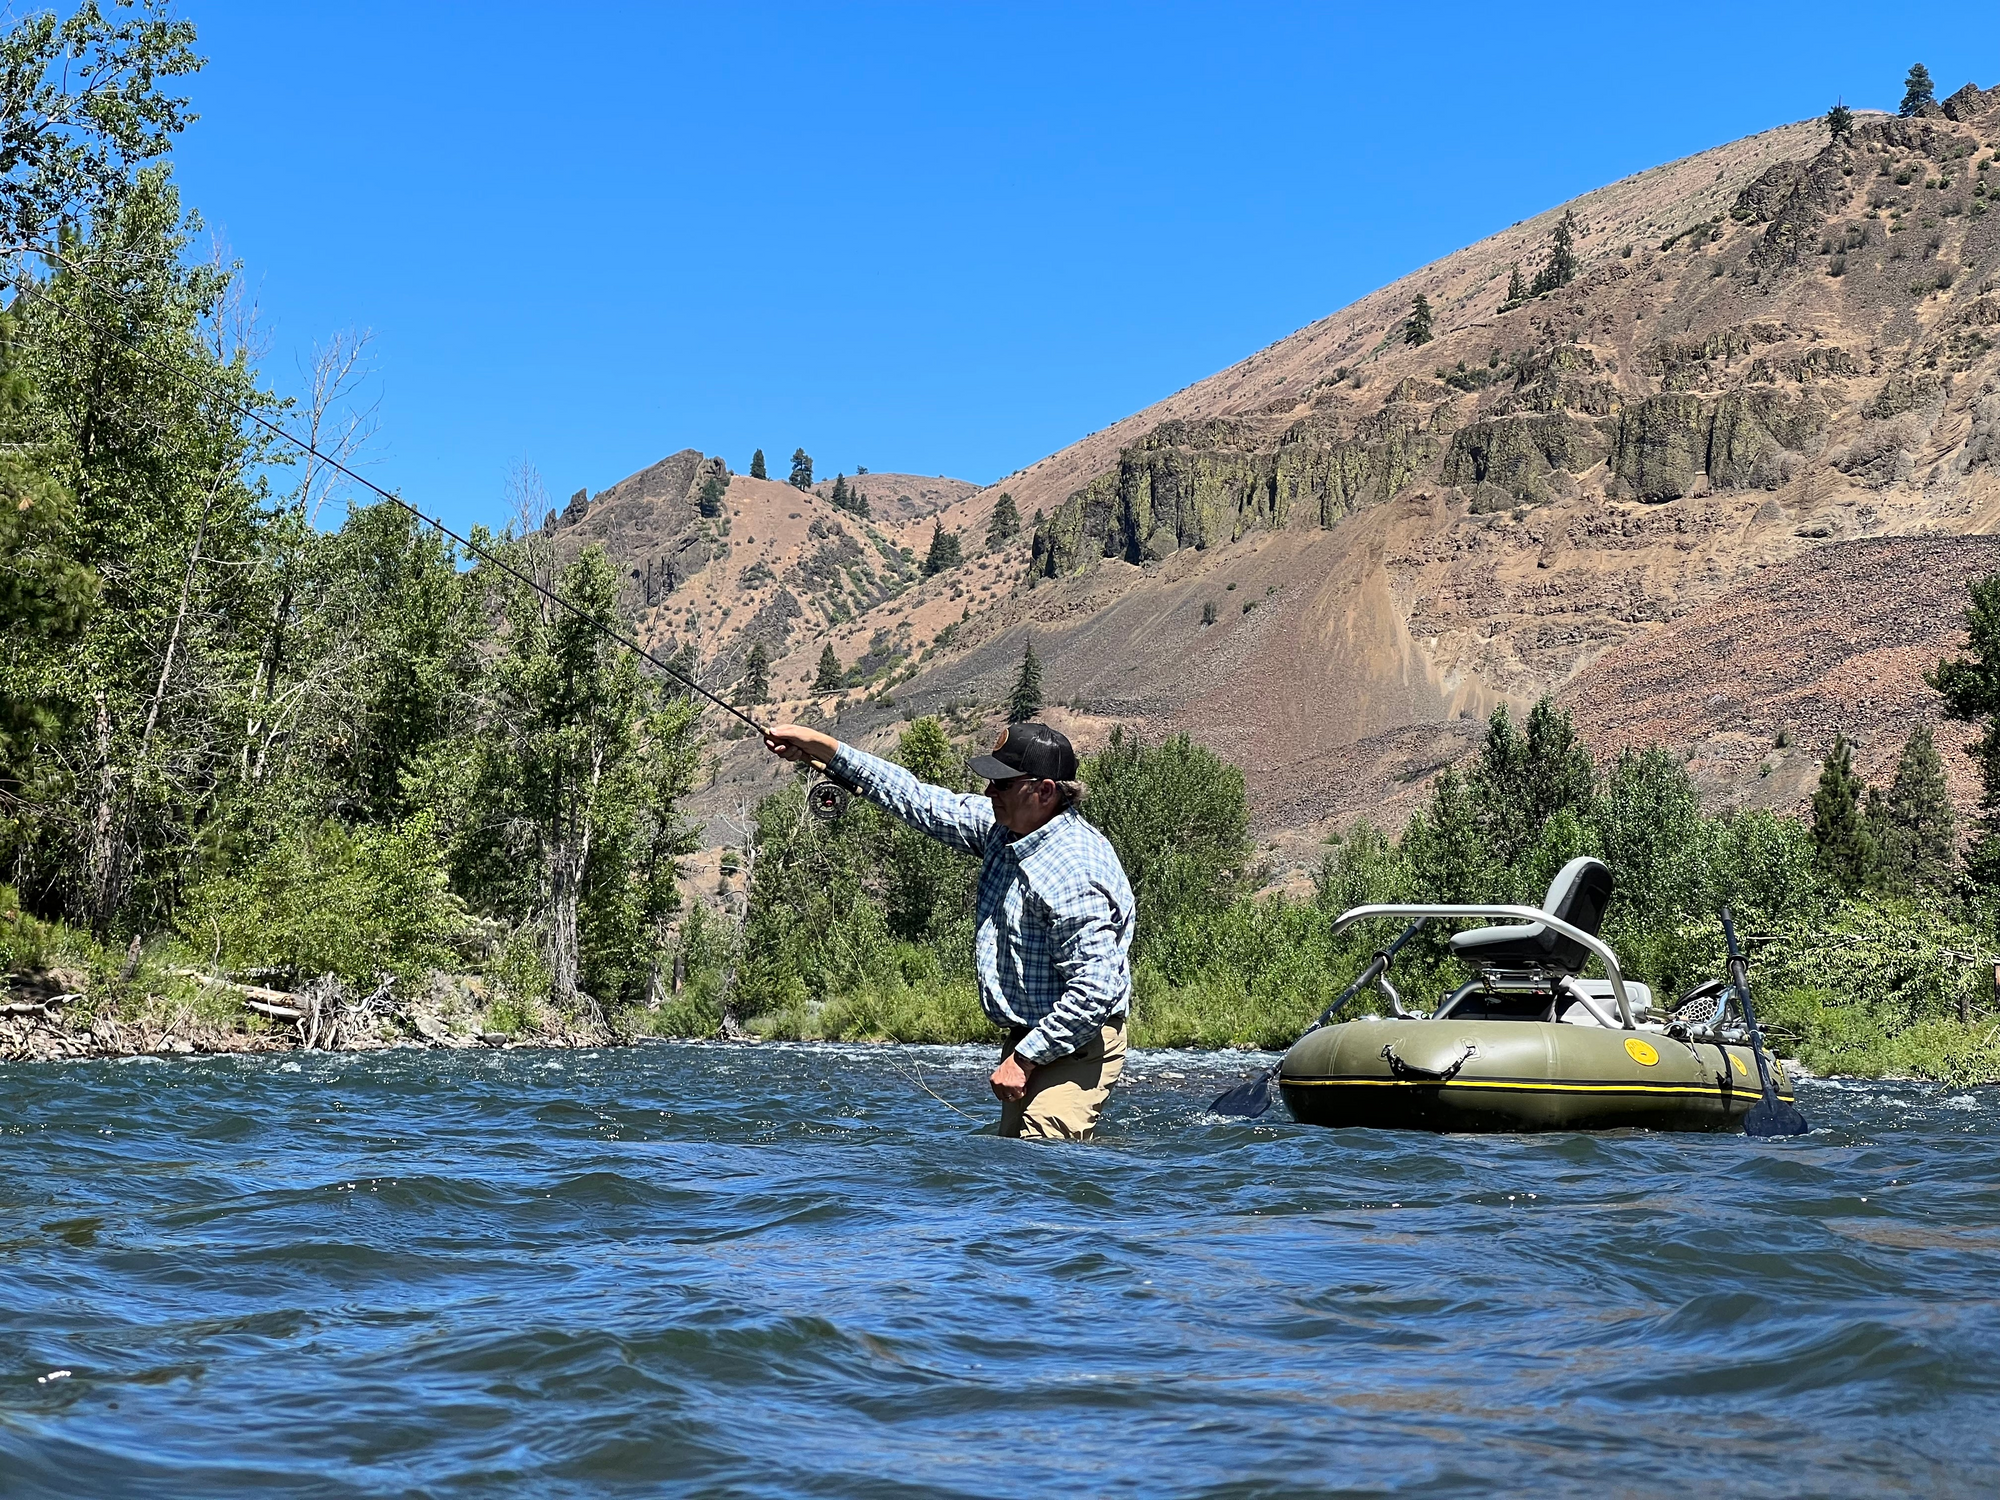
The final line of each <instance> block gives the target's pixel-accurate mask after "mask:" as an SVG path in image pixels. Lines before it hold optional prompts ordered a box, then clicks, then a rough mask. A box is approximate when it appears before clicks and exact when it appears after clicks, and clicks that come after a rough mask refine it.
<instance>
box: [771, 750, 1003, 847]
mask: <svg viewBox="0 0 2000 1500" xmlns="http://www.w3.org/2000/svg"><path fill="white" fill-rule="evenodd" d="M764 748H765V749H767V750H769V751H770V752H771V753H772V754H773V755H777V756H782V757H783V758H784V759H786V760H792V761H810V762H813V763H816V764H818V765H821V766H827V767H830V768H831V769H832V770H833V771H835V772H836V773H838V779H840V780H842V781H845V782H847V783H848V784H849V785H850V786H852V787H853V788H854V790H855V791H857V792H859V793H860V794H861V795H862V796H864V797H866V798H867V799H868V800H869V801H870V802H873V803H874V804H875V805H876V806H877V807H879V808H882V809H883V810H884V811H886V812H891V813H894V814H895V815H896V816H897V817H899V818H901V819H902V820H903V821H904V822H905V823H908V824H909V825H910V826H911V827H912V828H915V829H917V830H918V831H919V832H922V833H927V834H929V835H930V836H931V837H932V838H934V839H936V840H937V841H938V842H939V843H943V844H949V845H951V847H952V848H954V849H962V850H963V851H964V852H965V853H967V854H983V853H984V852H985V850H986V839H987V836H988V835H989V834H990V833H992V831H993V803H992V801H991V799H989V798H986V797H982V796H978V795H976V794H974V793H970V792H948V791H946V790H945V789H944V788H943V787H941V786H931V785H930V784H929V783H928V782H922V781H919V780H917V778H916V777H914V776H912V775H911V774H910V773H909V772H908V771H906V770H904V769H903V768H902V767H901V766H899V765H896V764H895V763H893V762H891V761H886V760H882V759H880V758H879V757H877V756H873V755H870V754H868V753H867V752H866V751H864V750H857V749H855V748H854V747H853V746H852V745H843V744H841V742H840V741H839V740H837V739H835V738H834V737H833V736H832V735H830V734H825V733H822V732H821V731H820V730H817V729H808V728H806V727H805V726H804V725H802V724H779V725H776V726H775V727H773V728H771V729H767V730H766V731H765V732H764Z"/></svg>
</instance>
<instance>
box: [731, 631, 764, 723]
mask: <svg viewBox="0 0 2000 1500" xmlns="http://www.w3.org/2000/svg"><path fill="white" fill-rule="evenodd" d="M770 701H771V658H770V656H769V654H768V653H766V651H765V650H764V643H763V642H762V641H753V642H752V643H751V645H750V658H749V660H747V661H745V662H744V663H743V679H742V681H741V682H739V683H737V685H736V702H737V704H738V705H739V706H745V707H747V706H748V705H750V704H752V703H768V702H770Z"/></svg>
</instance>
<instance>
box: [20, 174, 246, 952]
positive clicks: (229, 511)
mask: <svg viewBox="0 0 2000 1500" xmlns="http://www.w3.org/2000/svg"><path fill="white" fill-rule="evenodd" d="M187 243H188V227H187V226H186V225H185V224H184V223H183V221H182V216H181V212H180V204H179V199H178V197H177V196H176V195H175V193H174V191H173V189H172V186H171V184H170V183H169V182H168V180H167V179H166V177H165V174H164V173H163V172H161V171H160V170H159V169H157V168H146V169H144V170H142V171H141V172H140V173H139V174H138V175H137V177H136V178H135V180H134V181H133V182H132V183H131V185H130V188H129V190H127V191H126V192H125V193H124V194H123V195H122V196H121V197H119V198H118V199H117V200H116V201H115V202H112V203H109V204H107V205H105V206H104V208H103V209H102V211H101V212H100V214H99V216H98V217H97V218H96V219H95V220H94V221H93V224H92V233H91V237H90V238H89V239H88V240H78V239H74V238H72V239H70V240H68V241H66V245H67V249H66V252H65V255H64V258H63V260H62V262H61V263H60V266H59V268H58V269H57V271H56V272H55V273H54V274H53V275H51V276H50V277H49V279H48V280H46V281H42V282H33V283H29V282H23V283H20V284H19V285H20V287H21V295H20V296H19V297H17V299H16V301H15V303H14V310H15V313H16V315H17V317H18V319H19V324H18V327H19V332H20V340H19V345H18V363H17V367H16V368H17V373H18V374H19V376H20V379H21V386H20V390H21V391H22V392H24V393H25V404H24V405H23V406H22V407H21V408H20V422H19V424H18V427H19V438H18V440H19V441H22V442H24V443H26V444H28V445H29V447H30V449H31V450H32V452H33V462H34V464H35V467H36V469H37V471H38V472H39V473H41V474H42V475H44V476H46V477H47V478H48V479H49V480H50V481H51V482H52V483H53V484H54V486H55V487H56V488H57V489H59V490H61V491H63V492H64V493H66V494H68V495H71V496H73V497H75V506H74V509H73V511H72V512H71V521H70V524H69V525H68V527H67V534H68V541H67V544H66V551H67V553H68V555H69V557H70V558H71V560H72V561H74V562H75V563H76V564H77V565H78V566H80V567H82V568H85V569H88V570H90V571H91V572H92V573H93V574H94V575H95V576H96V577H97V578H98V580H99V588H100V599H101V603H102V607H101V608H99V609H97V610H96V611H94V612H93V613H92V614H91V615H90V616H89V618H88V619H87V620H86V621H85V622H84V624H83V627H82V629H81V631H80V633H79V635H78V636H77V638H76V640H75V643H74V645H73V647H72V648H71V649H69V650H68V651H67V652H66V653H65V655H64V657H63V661H62V670H61V671H60V673H59V674H57V675H56V676H54V677H52V678H50V679H47V680H45V681H44V683H43V684H42V688H43V689H44V690H45V691H44V692H43V693H42V694H41V696H42V700H43V703H44V707H45V708H47V709H48V710H49V711H50V712H51V713H53V714H54V715H55V717H56V718H58V719H60V720H61V721H63V722H65V723H67V724H69V725H71V726H73V727H72V731H71V733H70V735H68V736H66V737H65V739H64V740H63V741H62V742H61V743H60V744H57V745H51V746H50V747H49V750H50V755H51V756H52V758H53V759H54V760H56V761H57V762H59V763H61V764H62V765H63V766H65V768H66V770H65V773H64V775H63V776H62V777H61V778H59V780H58V782H53V783H49V784H48V789H49V792H50V795H49V797H48V799H47V800H45V801H40V802H38V804H37V805H35V806H33V807H31V808H26V809H22V810H21V813H22V816H21V817H20V818H19V820H18V821H17V822H16V824H15V827H16V828H17V830H19V831H20V833H21V834H22V835H24V836H25V840H26V845H27V847H20V846H18V845H17V849H16V859H15V868H16V870H18V871H21V872H22V873H23V874H24V875H25V876H26V877H27V878H26V880H24V884H32V885H33V886H34V887H35V888H36V889H38V890H41V891H44V892H46V893H47V897H46V899H47V901H48V903H49V905H51V906H52V907H53V908H54V909H55V910H56V911H57V912H58V913H60V914H62V915H66V916H69V917H71V918H72V919H75V920H78V921H81V922H83V923H85V924H87V925H88V926H90V927H91V928H92V929H93V930H94V931H96V932H97V933H99V934H102V935H106V936H109V935H112V934H113V933H119V932H124V931H128V930H131V929H132V928H134V927H136V926H138V925H141V924H143V923H145V922H147V921H149V920H152V921H157V920H159V919H160V918H161V917H162V916H164V915H165V913H167V912H168V911H169V910H171V908H172V906H173V904H174V903H175V901H176V900H177V899H178V894H179V890H180V887H181V885H182V883H183V881H184V879H185V877H186V875H187V874H188V873H189V872H190V870H191V869H192V868H193V867H194V864H195V859H194V854H195V850H196V847H197V843H198V840H199V838H200V836H201V829H202V828H203V826H204V825H205V824H206V823H207V822H208V821H209V820H210V818H211V817H212V816H213V815H214V813H215V811H216V808H217V805H218V801H219V799H220V798H222V797H223V796H224V795H226V794H227V792H228V791H229V789H230V786H231V782H232V772H233V770H234V769H235V767H237V766H238V764H239V763H240V759H239V756H238V754H237V751H238V749H239V744H240V741H239V732H240V726H241V722H242V712H241V709H242V705H241V701H240V697H241V693H242V690H243V687H244V681H245V678H246V676H247V675H248V674H247V672H246V667H247V665H248V664H247V662H246V661H245V659H244V657H245V647H246V645H247V644H248V643H251V642H255V641H258V640H259V639H260V638H261V637H262V636H263V634H264V621H265V618H266V611H267V609H268V605H269V599H268V594H267V589H268V587H269V585H270V583H271V581H272V574H271V572H270V570H269V569H267V568H266V567H264V566H262V563H263V559H264V558H265V556H266V548H265V541H266V537H267V534H268V532H269V529H270V527H271V524H272V519H273V518H272V512H271V509H270V507H269V506H268V504H267V497H266V491H265V488H264V485H263V483H262V482H261V481H260V480H258V479H256V478H254V477H253V475H254V474H255V472H256V471H257V470H258V469H259V468H260V467H262V466H263V465H265V464H266V463H268V462H269V461H270V460H271V459H272V457H273V455H272V454H271V453H270V451H269V448H268V446H267V445H266V442H265V440H263V439H260V438H257V437H254V436H252V435H251V434H250V433H249V432H247V431H245V430H244V427H243V426H242V425H240V424H239V421H238V419H237V418H236V417H235V415H234V414H233V411H232V409H231V407H230V405H229V404H228V403H231V402H241V403H243V404H244V405H246V406H249V407H251V408H252V409H262V410H274V408H272V407H271V405H270V400H269V398H268V397H267V396H265V395H264V394H263V393H261V392H260V391H258V389H257V387H256V385H255V383H254V381H253V380H252V378H251V376H250V374H249V371H248V369H247V366H246V364H245V363H244V361H242V360H241V359H239V358H237V357H236V351H235V350H233V349H230V350H228V351H226V353H227V358H223V357H221V356H218V354H217V352H216V349H215V348H214V347H213V346H211V345H210V343H209V342H207V340H206V338H205V329H204V320H206V319H209V318H211V316H212V314H213V312H214V311H215V309H216V307H217V304H218V303H219V301H220V299H221V298H222V297H223V295H224V294H225V292H226V291H227V289H228V286H229V283H230V280H231V273H230V272H229V271H228V270H227V269H215V268H211V267H197V266H190V265H189V264H188V263H187V260H186V258H185V255H184V251H185V249H186V246H187ZM111 266H116V267H117V276H116V277H115V278H114V277H112V276H110V275H109V274H107V273H106V272H104V271H103V270H102V269H101V268H104V267H111ZM114 282H115V284H114Z"/></svg>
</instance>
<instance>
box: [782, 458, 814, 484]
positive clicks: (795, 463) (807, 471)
mask: <svg viewBox="0 0 2000 1500" xmlns="http://www.w3.org/2000/svg"><path fill="white" fill-rule="evenodd" d="M785 483H787V484H789V485H790V486H791V487H792V488H793V489H795V490H809V489H811V488H812V487H813V461H812V455H811V454H810V453H808V452H806V450H805V449H803V448H794V449H793V450H792V473H791V477H790V478H789V479H787V480H786V481H785Z"/></svg>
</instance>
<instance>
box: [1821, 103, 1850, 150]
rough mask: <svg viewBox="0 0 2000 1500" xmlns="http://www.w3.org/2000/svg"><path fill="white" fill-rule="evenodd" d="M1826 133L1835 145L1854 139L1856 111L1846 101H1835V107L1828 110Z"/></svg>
mask: <svg viewBox="0 0 2000 1500" xmlns="http://www.w3.org/2000/svg"><path fill="white" fill-rule="evenodd" d="M1826 134H1827V139H1828V140H1829V141H1831V142H1832V143H1833V144H1834V145H1839V144H1840V143H1841V142H1842V141H1847V142H1850V143H1851V142H1852V141H1853V139H1854V111H1853V110H1851V109H1849V108H1848V107H1847V105H1846V103H1845V102H1844V101H1835V103H1834V106H1833V108H1832V109H1830V110H1828V111H1827V112H1826Z"/></svg>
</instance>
